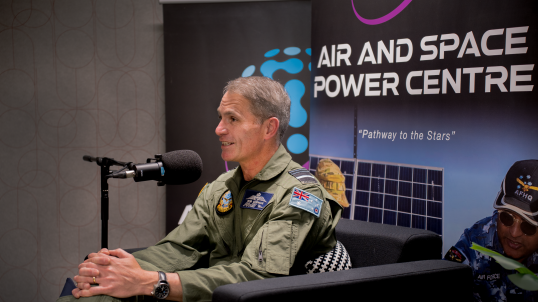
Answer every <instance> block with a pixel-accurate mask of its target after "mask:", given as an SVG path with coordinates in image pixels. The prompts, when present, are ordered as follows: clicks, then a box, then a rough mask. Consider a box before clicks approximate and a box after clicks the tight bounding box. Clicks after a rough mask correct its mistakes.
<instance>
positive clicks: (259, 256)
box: [258, 230, 265, 262]
mask: <svg viewBox="0 0 538 302" xmlns="http://www.w3.org/2000/svg"><path fill="white" fill-rule="evenodd" d="M264 231H265V230H262V236H261V239H260V248H259V250H258V262H262V261H263V250H262V243H263V232H264Z"/></svg>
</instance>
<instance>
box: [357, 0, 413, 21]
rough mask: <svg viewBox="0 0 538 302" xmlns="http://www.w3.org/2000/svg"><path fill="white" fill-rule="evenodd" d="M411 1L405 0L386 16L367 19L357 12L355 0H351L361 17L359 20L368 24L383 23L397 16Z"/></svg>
mask: <svg viewBox="0 0 538 302" xmlns="http://www.w3.org/2000/svg"><path fill="white" fill-rule="evenodd" d="M411 1H413V0H404V1H403V2H402V3H401V4H400V5H398V7H396V8H395V9H394V10H393V11H391V12H390V13H388V14H386V15H385V16H383V17H381V18H377V19H365V18H363V17H361V16H360V15H359V13H357V10H356V9H355V4H353V0H351V6H353V11H354V12H355V15H356V16H357V18H359V20H361V22H362V23H364V24H368V25H378V24H381V23H385V22H387V21H389V20H390V19H392V18H394V17H396V16H397V15H398V14H399V13H401V12H402V11H403V10H404V8H406V7H407V6H408V5H409V3H411Z"/></svg>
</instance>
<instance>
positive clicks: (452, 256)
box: [445, 246, 466, 263]
mask: <svg viewBox="0 0 538 302" xmlns="http://www.w3.org/2000/svg"><path fill="white" fill-rule="evenodd" d="M465 259H466V258H465V256H463V254H462V253H460V251H458V249H457V248H456V247H454V246H453V247H451V248H450V249H449V250H448V252H446V255H445V260H450V261H454V262H458V263H462V262H463V261H465Z"/></svg>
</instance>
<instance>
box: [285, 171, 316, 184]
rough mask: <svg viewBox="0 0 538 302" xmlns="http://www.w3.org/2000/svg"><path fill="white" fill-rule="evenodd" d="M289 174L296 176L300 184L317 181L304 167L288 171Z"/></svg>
mask: <svg viewBox="0 0 538 302" xmlns="http://www.w3.org/2000/svg"><path fill="white" fill-rule="evenodd" d="M288 173H289V174H290V175H291V176H293V177H295V178H297V180H299V181H300V182H301V183H302V184H315V183H318V182H317V180H316V177H314V175H312V174H311V173H310V171H308V170H307V169H305V168H299V169H295V170H291V171H289V172H288Z"/></svg>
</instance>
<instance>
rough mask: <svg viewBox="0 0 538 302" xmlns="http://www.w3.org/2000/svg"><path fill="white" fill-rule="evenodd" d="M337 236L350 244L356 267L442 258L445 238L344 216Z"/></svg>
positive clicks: (343, 242)
mask: <svg viewBox="0 0 538 302" xmlns="http://www.w3.org/2000/svg"><path fill="white" fill-rule="evenodd" d="M336 238H337V239H338V240H339V241H340V242H342V244H343V245H344V246H345V247H346V250H347V252H348V253H349V255H350V257H351V263H352V264H353V268H357V267H366V266H374V265H382V264H390V263H400V262H409V261H418V260H428V259H441V253H442V245H443V241H442V239H441V236H439V235H437V234H436V233H434V232H430V231H427V230H421V229H413V228H407V227H401V226H394V225H387V224H380V223H374V222H365V221H360V220H348V219H341V220H340V221H339V222H338V225H337V226H336Z"/></svg>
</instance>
